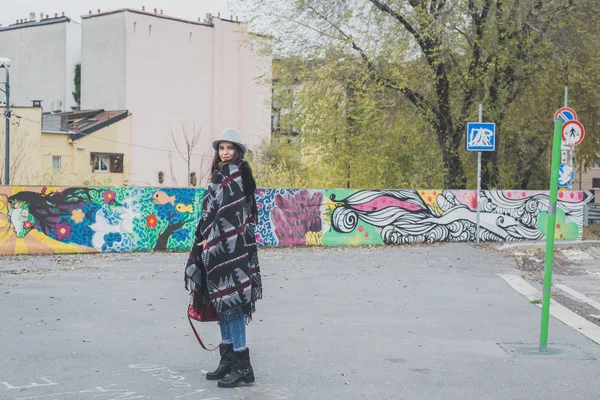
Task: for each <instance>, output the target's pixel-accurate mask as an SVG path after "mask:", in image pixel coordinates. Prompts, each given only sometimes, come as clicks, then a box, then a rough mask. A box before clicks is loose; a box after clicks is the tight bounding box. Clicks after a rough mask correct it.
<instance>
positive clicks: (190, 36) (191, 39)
mask: <svg viewBox="0 0 600 400" xmlns="http://www.w3.org/2000/svg"><path fill="white" fill-rule="evenodd" d="M190 43H192V32H190Z"/></svg>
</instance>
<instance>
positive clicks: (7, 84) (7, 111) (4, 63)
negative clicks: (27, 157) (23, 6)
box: [0, 58, 10, 186]
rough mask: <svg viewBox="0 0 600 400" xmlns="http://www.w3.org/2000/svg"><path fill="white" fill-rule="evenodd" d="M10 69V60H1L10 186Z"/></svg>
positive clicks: (6, 169)
mask: <svg viewBox="0 0 600 400" xmlns="http://www.w3.org/2000/svg"><path fill="white" fill-rule="evenodd" d="M8 67H10V60H9V59H8V58H0V68H4V71H6V82H5V89H6V107H5V108H4V118H5V120H6V125H5V126H6V130H5V134H6V142H5V143H6V144H5V146H4V184H5V185H7V186H8V185H10V82H9V73H8Z"/></svg>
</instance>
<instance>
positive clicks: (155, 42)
mask: <svg viewBox="0 0 600 400" xmlns="http://www.w3.org/2000/svg"><path fill="white" fill-rule="evenodd" d="M150 25H151V26H152V32H151V34H150V32H149V26H150ZM134 26H135V31H134ZM246 30H247V26H246V25H245V24H238V23H231V22H225V21H221V20H219V19H216V18H215V19H214V27H211V26H206V25H201V24H197V23H188V22H185V21H179V20H172V19H168V18H161V17H156V16H153V15H148V14H145V13H137V12H129V11H127V12H120V13H116V14H109V15H101V16H96V17H91V18H84V19H83V55H82V63H83V64H82V108H97V107H100V108H105V109H127V110H129V111H130V112H131V113H132V115H133V134H132V143H133V148H132V167H131V184H132V185H158V178H157V177H158V173H159V172H163V173H164V175H165V182H164V185H169V186H186V185H187V182H188V178H189V177H188V175H187V164H186V162H185V161H184V160H183V159H182V157H181V156H180V155H179V154H178V152H177V150H176V147H175V145H174V143H173V139H172V136H171V132H173V134H174V136H175V138H176V141H177V144H178V147H179V149H180V150H181V151H182V152H185V147H186V146H185V140H184V138H183V133H182V125H184V126H185V127H186V128H187V130H188V133H189V134H190V136H191V135H192V134H193V132H192V131H193V127H194V126H195V127H196V129H201V136H200V140H199V142H198V145H197V146H196V147H195V148H194V150H193V154H194V156H193V158H192V171H194V172H196V174H197V175H198V179H199V184H200V185H204V184H205V183H206V181H205V180H204V179H203V180H202V181H200V176H201V173H203V172H205V171H206V170H207V169H208V167H209V165H210V162H211V161H212V157H213V155H214V152H213V150H212V148H211V146H210V143H211V141H212V140H213V139H215V138H216V137H218V136H219V135H220V133H221V132H222V130H223V129H224V128H226V127H233V128H237V129H239V130H240V131H241V132H242V135H243V136H244V138H245V140H246V141H247V142H248V144H249V146H250V148H251V149H255V148H256V145H257V144H258V143H260V140H261V138H263V137H269V136H270V133H271V124H270V120H271V119H270V118H271V108H270V104H271V103H270V99H271V85H270V83H267V84H263V85H256V84H255V82H254V78H255V77H256V76H257V75H261V74H264V73H265V71H267V72H268V74H270V69H271V57H270V56H267V57H262V56H259V55H258V49H257V46H256V44H254V45H252V47H251V46H250V45H249V44H248V43H247V32H246ZM190 33H191V40H190ZM123 71H125V73H123ZM169 150H170V151H171V161H170V160H169ZM172 169H173V170H174V173H171V170H172Z"/></svg>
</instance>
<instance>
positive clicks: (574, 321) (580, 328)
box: [497, 274, 600, 344]
mask: <svg viewBox="0 0 600 400" xmlns="http://www.w3.org/2000/svg"><path fill="white" fill-rule="evenodd" d="M497 275H498V276H499V277H500V278H502V279H504V281H506V283H508V284H509V285H510V286H511V287H512V288H513V289H515V290H516V291H517V292H519V293H521V294H522V295H523V296H525V297H526V298H527V299H529V301H534V300H538V301H539V300H540V299H541V298H542V293H541V292H540V291H539V290H537V289H536V288H534V287H533V286H531V285H530V284H529V283H528V282H527V281H525V279H523V278H521V277H520V276H517V275H507V274H497ZM536 305H537V306H538V307H539V308H542V304H536ZM550 315H552V316H553V317H554V318H556V319H558V320H559V321H561V322H563V323H564V324H565V325H568V326H570V327H571V328H573V329H575V330H576V331H577V332H579V333H581V334H582V335H583V336H586V337H587V338H589V339H591V340H593V341H594V342H596V343H598V344H600V327H599V326H598V325H596V324H593V323H591V322H590V321H588V320H587V319H585V318H583V317H580V316H579V315H577V314H576V313H574V312H573V311H571V310H569V309H568V308H566V307H565V306H563V305H561V304H559V303H557V302H556V301H554V300H550Z"/></svg>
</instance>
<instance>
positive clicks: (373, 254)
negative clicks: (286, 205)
mask: <svg viewBox="0 0 600 400" xmlns="http://www.w3.org/2000/svg"><path fill="white" fill-rule="evenodd" d="M524 254H525V255H515V254H514V252H511V251H498V250H497V247H490V246H481V247H475V246H472V245H469V244H447V245H431V246H404V247H367V248H291V249H265V250H261V252H260V257H261V268H262V271H263V275H264V278H263V279H264V299H263V300H261V301H260V302H259V303H257V312H256V314H255V316H254V320H253V321H252V322H251V323H250V325H249V327H248V345H249V348H250V356H251V361H252V365H253V367H254V370H255V375H256V379H257V381H256V383H255V384H253V385H250V386H243V387H239V388H237V389H221V388H218V387H217V385H216V382H214V381H207V380H206V379H205V377H204V375H203V374H204V373H205V372H206V371H207V370H212V369H213V368H214V367H216V365H217V363H218V354H217V352H206V351H204V350H202V349H201V348H200V346H199V345H198V343H197V342H196V339H195V337H194V336H193V333H192V331H191V329H190V327H189V324H188V320H187V318H186V307H187V303H188V297H187V293H186V291H185V290H184V287H183V275H182V274H183V265H184V261H185V259H186V255H185V254H181V253H148V254H140V253H138V254H97V255H56V256H39V257H38V256H12V257H1V258H0V321H1V322H0V346H1V347H0V399H10V400H17V399H21V400H25V399H60V400H73V399H103V400H106V399H121V400H129V399H198V400H202V399H204V400H208V399H214V400H216V399H236V400H237V399H239V400H241V399H256V400H275V399H324V400H337V399H442V398H443V399H457V400H469V399H477V400H479V399H502V400H506V399H528V400H535V399H557V400H558V399H598V398H600V381H599V380H598V372H599V370H600V368H599V367H598V361H597V360H598V359H599V358H600V347H599V345H598V344H596V343H595V342H594V341H592V340H590V339H589V338H588V337H586V336H584V335H582V334H581V333H580V332H578V330H577V329H574V328H572V327H570V326H567V325H565V324H563V323H562V322H560V321H558V320H557V319H555V318H552V319H551V321H550V335H549V337H550V345H549V350H550V351H548V352H547V353H544V354H542V353H540V352H539V351H538V350H537V346H538V343H539V329H540V309H539V307H538V305H536V304H532V302H531V301H530V300H528V299H527V298H525V297H524V296H523V295H522V294H520V293H518V292H517V291H516V290H514V289H513V288H512V287H511V286H510V285H508V284H507V283H506V281H505V280H504V279H502V278H501V277H500V276H499V275H504V276H506V275H511V276H512V275H514V276H524V277H526V278H527V279H528V280H529V281H530V282H531V283H532V284H534V285H536V284H537V283H536V279H537V278H535V277H534V274H533V273H529V272H527V271H528V270H526V268H525V267H523V265H521V264H520V262H521V261H522V258H523V257H528V258H531V257H538V258H536V259H539V256H536V255H535V254H530V253H524ZM598 257H599V258H600V252H599V253H598ZM530 261H531V262H532V263H535V264H539V262H536V261H534V260H533V261H532V260H530ZM578 279H579V278H578ZM599 293H600V292H599ZM598 314H600V311H599V312H598ZM197 326H198V328H199V330H200V332H201V333H202V335H203V336H204V337H205V338H206V339H207V340H208V341H209V342H213V343H214V342H216V341H217V340H218V327H217V326H216V324H213V323H202V324H198V325H197ZM217 343H218V342H217ZM215 344H216V343H215Z"/></svg>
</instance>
